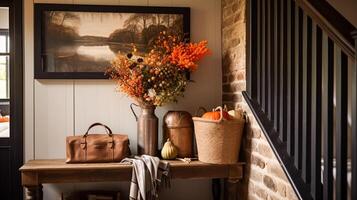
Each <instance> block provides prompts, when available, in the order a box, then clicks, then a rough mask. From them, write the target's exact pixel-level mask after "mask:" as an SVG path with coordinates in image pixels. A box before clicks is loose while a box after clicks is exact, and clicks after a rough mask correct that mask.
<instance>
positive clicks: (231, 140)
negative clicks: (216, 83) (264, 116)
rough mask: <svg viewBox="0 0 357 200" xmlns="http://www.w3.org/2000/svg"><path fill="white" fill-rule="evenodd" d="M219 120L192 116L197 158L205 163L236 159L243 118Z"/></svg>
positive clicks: (227, 161) (235, 160)
mask: <svg viewBox="0 0 357 200" xmlns="http://www.w3.org/2000/svg"><path fill="white" fill-rule="evenodd" d="M217 109H220V111H221V118H220V119H219V120H208V119H203V118H200V117H193V118H192V119H193V122H194V125H195V136H196V141H197V149H198V159H199V160H200V161H202V162H205V163H212V164H232V163H236V162H237V161H238V155H239V149H240V144H241V139H242V135H243V129H244V124H245V120H244V119H234V120H225V119H223V117H222V116H223V113H222V112H223V109H222V107H218V108H217Z"/></svg>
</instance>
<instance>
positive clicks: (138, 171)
mask: <svg viewBox="0 0 357 200" xmlns="http://www.w3.org/2000/svg"><path fill="white" fill-rule="evenodd" d="M122 162H123V163H130V164H132V165H133V171H132V176H131V184H130V193H129V199H130V200H157V199H159V196H158V191H159V187H160V185H161V184H162V183H163V184H164V186H165V187H170V178H169V174H170V165H169V163H168V162H165V161H161V160H160V159H159V158H158V157H153V156H148V155H142V156H141V157H138V156H135V158H125V159H123V160H122Z"/></svg>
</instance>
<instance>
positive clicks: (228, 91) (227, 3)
mask: <svg viewBox="0 0 357 200" xmlns="http://www.w3.org/2000/svg"><path fill="white" fill-rule="evenodd" d="M245 4H246V0H222V58H223V61H222V62H223V63H222V68H223V69H222V75H223V77H222V82H223V85H222V87H223V88H222V91H223V97H222V100H223V104H226V105H227V106H230V107H234V106H235V105H236V103H237V102H241V100H242V94H241V91H244V90H245V44H246V30H245V24H246V23H245V7H246V6H245Z"/></svg>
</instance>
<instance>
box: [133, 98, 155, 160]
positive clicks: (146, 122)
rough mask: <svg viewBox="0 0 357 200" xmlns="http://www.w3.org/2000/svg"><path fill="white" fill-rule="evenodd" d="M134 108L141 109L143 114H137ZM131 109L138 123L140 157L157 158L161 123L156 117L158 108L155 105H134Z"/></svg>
mask: <svg viewBox="0 0 357 200" xmlns="http://www.w3.org/2000/svg"><path fill="white" fill-rule="evenodd" d="M133 106H138V107H140V108H141V114H140V115H139V116H137V115H136V114H135V112H134V109H133ZM130 108H131V111H132V112H133V114H134V116H135V119H136V121H137V132H138V135H137V138H138V140H137V143H138V152H137V153H138V155H143V154H146V155H151V156H156V155H157V153H158V151H157V150H158V149H157V146H158V123H159V119H158V118H157V117H156V115H155V109H156V107H155V106H153V105H145V104H140V105H136V104H134V103H132V104H131V105H130Z"/></svg>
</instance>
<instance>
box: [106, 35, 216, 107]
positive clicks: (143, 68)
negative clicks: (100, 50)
mask: <svg viewBox="0 0 357 200" xmlns="http://www.w3.org/2000/svg"><path fill="white" fill-rule="evenodd" d="M208 54H210V50H209V49H208V48H207V41H201V42H198V43H191V42H186V41H185V40H184V37H181V36H177V35H167V34H166V33H165V32H162V33H160V35H159V36H158V38H157V39H156V40H155V41H154V42H153V45H152V47H151V49H150V52H149V53H147V54H145V55H142V56H140V55H138V53H137V49H136V47H135V46H134V47H133V51H132V52H131V53H128V54H127V55H122V54H118V55H117V56H116V58H115V59H114V60H113V61H112V64H111V66H110V67H109V69H108V70H107V74H108V75H109V77H110V78H111V79H113V80H115V81H116V82H117V85H118V89H119V90H120V91H122V92H124V93H126V94H127V95H128V96H130V97H132V98H133V99H135V100H136V101H137V102H139V103H141V104H147V105H154V106H162V105H164V104H166V103H169V102H177V98H178V97H180V96H183V93H184V91H185V88H186V86H187V83H188V82H189V81H190V80H189V79H188V78H187V73H190V72H194V71H196V70H197V67H198V64H197V63H198V61H200V60H201V59H202V58H203V57H205V56H206V55H208Z"/></svg>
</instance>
